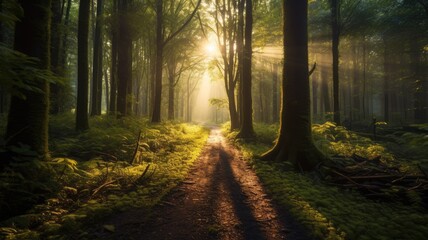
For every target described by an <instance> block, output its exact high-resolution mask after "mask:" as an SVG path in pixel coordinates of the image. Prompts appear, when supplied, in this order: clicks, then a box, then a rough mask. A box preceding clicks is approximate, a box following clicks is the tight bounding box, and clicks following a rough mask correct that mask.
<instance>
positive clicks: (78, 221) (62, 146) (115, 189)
mask: <svg viewBox="0 0 428 240" xmlns="http://www.w3.org/2000/svg"><path fill="white" fill-rule="evenodd" d="M73 119H74V116H73V115H71V114H67V115H61V116H56V117H52V118H51V124H50V136H51V139H50V143H51V146H50V149H51V151H52V153H51V155H52V157H53V159H52V160H51V161H50V162H48V163H47V165H48V166H49V168H50V169H51V170H53V175H52V179H51V180H52V181H54V182H57V183H60V189H59V190H58V191H57V192H56V193H51V194H49V196H48V197H47V199H46V200H45V201H44V202H43V203H41V204H38V205H36V206H34V207H33V208H32V209H31V210H30V211H28V212H27V213H26V214H24V215H20V216H16V217H14V218H11V219H8V220H6V221H4V222H2V223H1V225H0V226H1V228H0V233H1V235H0V236H2V237H4V238H6V239H39V238H42V239H85V238H86V239H92V238H93V237H94V236H91V232H90V231H88V229H89V227H90V226H91V225H93V224H95V223H97V222H100V221H101V220H102V219H104V218H105V217H107V216H111V215H112V214H114V213H116V212H118V211H124V210H126V209H130V208H142V209H145V210H147V211H146V212H147V216H149V214H150V210H151V208H152V207H153V206H154V205H155V204H156V203H157V202H158V201H159V200H160V199H161V198H162V197H163V196H164V195H165V194H166V193H167V192H168V191H169V190H170V189H171V188H172V187H174V186H175V185H176V184H177V183H178V182H179V181H180V180H182V179H184V177H185V176H186V175H187V173H188V171H189V169H190V168H191V167H192V165H193V163H194V161H195V160H196V159H197V157H198V156H199V154H200V152H201V150H202V148H203V146H204V144H205V143H206V139H207V137H208V134H209V131H208V129H205V128H203V127H200V126H195V125H190V124H184V123H173V122H166V123H162V124H157V125H151V124H149V122H148V121H147V119H142V118H132V117H130V118H123V119H120V120H118V119H116V118H114V117H111V116H101V117H96V118H92V119H91V121H90V125H91V129H90V130H88V131H86V132H83V133H76V132H75V131H74V120H73ZM140 131H141V141H140V145H142V146H143V147H142V148H141V151H142V152H141V163H140V164H136V165H132V164H130V163H131V162H132V158H133V156H134V150H135V146H136V140H137V137H138V134H139V132H140ZM149 165H150V166H149ZM147 166H149V167H148V168H147ZM146 169H147V172H146V174H145V176H144V177H143V178H141V176H142V174H143V173H144V172H145V171H146ZM2 180H4V179H2ZM4 197H5V196H4ZM147 216H142V217H147Z"/></svg>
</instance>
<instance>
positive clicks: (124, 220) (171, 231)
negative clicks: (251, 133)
mask: <svg viewBox="0 0 428 240" xmlns="http://www.w3.org/2000/svg"><path fill="white" fill-rule="evenodd" d="M153 212H154V213H153V215H152V216H151V217H150V218H148V220H147V218H145V217H142V216H143V215H144V214H145V212H144V211H139V210H138V209H130V210H128V211H126V212H123V213H120V214H118V215H115V216H113V217H112V218H109V219H107V220H106V221H105V222H104V224H105V225H104V226H114V231H111V232H110V233H108V231H107V232H106V231H105V232H104V234H102V235H103V236H102V238H109V239H310V237H309V236H307V235H306V234H305V232H304V230H303V229H302V227H301V226H299V224H297V223H296V222H295V221H294V220H293V219H292V218H291V217H290V216H289V215H288V214H287V212H286V211H285V210H284V209H278V208H277V207H276V206H275V204H274V203H272V201H271V199H270V198H269V196H268V195H267V194H266V193H265V191H264V189H263V186H262V185H261V183H260V181H259V179H258V177H257V176H256V174H255V172H254V171H253V170H252V169H251V167H250V166H249V165H248V164H247V163H246V162H245V161H244V160H243V158H242V155H241V153H240V152H239V151H238V150H237V149H236V148H235V147H234V146H232V145H230V144H229V143H228V142H227V141H226V140H225V138H224V137H223V136H222V134H221V131H220V129H218V128H214V129H212V130H211V135H210V137H209V139H208V142H207V145H206V146H205V149H204V151H203V152H202V154H201V156H200V157H199V160H198V161H197V162H196V163H195V166H194V168H193V169H192V170H191V171H190V174H189V176H188V177H187V178H186V179H185V181H183V182H182V183H181V184H179V185H178V186H177V187H176V188H174V189H173V190H172V191H171V192H170V193H169V194H168V195H167V196H166V197H165V198H164V199H163V200H162V201H161V204H159V205H158V206H157V207H155V209H154V211H153Z"/></svg>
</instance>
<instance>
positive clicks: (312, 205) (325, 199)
mask: <svg viewBox="0 0 428 240" xmlns="http://www.w3.org/2000/svg"><path fill="white" fill-rule="evenodd" d="M327 125H330V126H327ZM327 125H326V126H315V127H314V132H315V139H321V138H323V139H325V140H326V144H327V149H328V151H331V153H336V154H337V153H342V152H341V151H342V150H340V149H342V147H343V149H346V150H343V151H344V152H343V153H345V151H349V149H347V148H346V147H345V145H347V144H348V143H349V144H354V143H355V141H358V142H360V144H361V145H360V146H357V147H356V148H353V151H355V152H356V153H358V154H360V155H364V156H367V157H370V156H373V155H377V154H384V153H388V152H387V151H386V149H384V148H382V146H380V145H377V144H374V143H372V142H371V141H370V140H368V139H361V138H360V137H358V136H355V135H353V134H352V133H350V132H348V131H347V130H346V129H331V128H336V127H335V126H334V125H331V124H329V123H327ZM255 129H256V132H257V134H258V135H266V136H271V139H270V141H269V139H264V140H263V142H252V143H242V142H239V143H238V146H239V147H240V148H241V150H242V151H243V154H244V156H245V158H246V159H247V160H248V161H249V162H250V163H251V164H252V165H253V168H254V169H255V171H256V173H257V175H258V176H259V177H260V179H261V180H262V182H263V183H264V185H265V187H266V189H267V190H268V192H269V193H270V194H271V195H272V197H273V198H274V200H275V201H277V202H278V203H279V204H280V205H282V206H284V207H286V208H287V209H289V212H290V213H291V214H292V215H293V216H294V217H295V218H296V219H297V220H298V221H299V222H300V223H302V224H303V225H304V226H305V227H306V228H307V229H309V230H310V232H311V233H312V235H313V236H315V237H317V238H319V239H425V238H426V236H427V234H428V227H426V226H428V218H426V210H421V209H419V208H416V207H412V206H405V205H402V204H400V203H385V202H376V201H372V200H369V199H367V198H364V197H363V196H361V195H360V194H358V193H356V192H352V191H345V190H340V189H337V188H336V187H332V186H328V185H326V184H324V183H322V182H319V180H317V179H316V178H314V177H312V176H311V175H309V174H300V173H295V172H292V171H284V169H286V167H284V163H273V162H264V161H259V160H257V158H256V156H257V155H260V154H261V153H263V152H264V151H266V150H268V149H269V147H271V144H267V143H268V142H272V141H273V140H274V138H275V136H276V134H275V131H274V130H272V129H271V127H270V126H263V125H256V127H255ZM260 131H265V132H264V133H261V132H260ZM317 131H318V132H317ZM317 134H318V135H317ZM230 136H231V135H229V137H230ZM338 141H342V142H341V143H339V142H338ZM344 142H346V143H347V144H344ZM334 144H339V145H342V147H341V148H339V149H338V148H334ZM363 146H364V147H363ZM367 146H368V147H371V148H367V149H365V147H367ZM338 150H340V151H339V152H338ZM346 153H347V154H349V153H348V152H346ZM383 161H394V160H393V156H392V155H388V154H386V158H384V159H383Z"/></svg>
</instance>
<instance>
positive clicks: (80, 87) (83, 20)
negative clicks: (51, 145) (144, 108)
mask: <svg viewBox="0 0 428 240" xmlns="http://www.w3.org/2000/svg"><path fill="white" fill-rule="evenodd" d="M89 13H90V0H80V5H79V22H78V33H77V105H76V130H77V131H84V130H87V129H89V121H88V93H89V89H88V82H89V81H88V78H89V69H88V66H89V63H88V35H89Z"/></svg>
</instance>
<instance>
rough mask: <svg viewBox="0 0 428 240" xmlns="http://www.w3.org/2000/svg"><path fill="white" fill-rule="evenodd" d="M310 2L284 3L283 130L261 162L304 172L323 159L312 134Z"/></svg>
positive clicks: (291, 1) (294, 1) (289, 1)
mask: <svg viewBox="0 0 428 240" xmlns="http://www.w3.org/2000/svg"><path fill="white" fill-rule="evenodd" d="M307 10H308V2H307V1H301V0H284V4H283V11H284V14H283V16H284V21H283V22H284V27H283V34H284V69H283V80H282V81H283V84H282V93H283V94H282V106H281V109H282V110H281V122H280V131H279V136H278V139H277V143H276V145H275V146H274V147H273V148H272V149H271V150H270V151H269V152H267V153H265V154H264V155H263V156H262V159H269V160H278V161H289V162H291V163H292V164H293V166H294V167H295V168H296V169H299V170H301V171H310V170H313V169H314V168H315V167H316V166H317V165H318V163H319V162H320V161H321V160H322V159H323V156H322V154H321V153H320V152H319V150H318V149H317V148H316V147H315V146H314V143H313V140H312V131H311V110H310V87H309V71H308V33H307V23H308V22H307V21H308V18H307Z"/></svg>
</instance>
